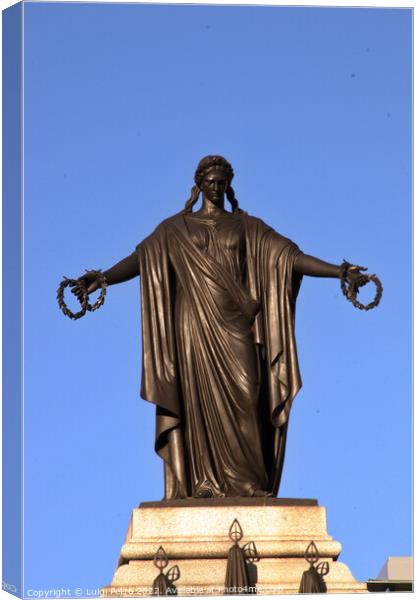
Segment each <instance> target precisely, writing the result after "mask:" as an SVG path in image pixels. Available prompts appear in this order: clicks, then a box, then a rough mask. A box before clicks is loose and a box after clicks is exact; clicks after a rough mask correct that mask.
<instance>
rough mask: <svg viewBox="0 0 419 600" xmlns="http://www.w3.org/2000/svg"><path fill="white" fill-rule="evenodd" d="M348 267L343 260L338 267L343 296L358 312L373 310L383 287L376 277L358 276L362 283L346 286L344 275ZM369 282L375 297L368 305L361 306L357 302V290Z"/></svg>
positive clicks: (348, 264) (379, 298) (377, 303)
mask: <svg viewBox="0 0 419 600" xmlns="http://www.w3.org/2000/svg"><path fill="white" fill-rule="evenodd" d="M350 266H351V264H350V263H348V262H346V260H344V261H343V263H342V264H341V266H340V288H341V290H342V293H343V295H344V296H345V297H346V298H347V299H348V300H349V301H350V302H352V304H353V305H354V306H355V308H359V309H360V310H371V309H372V308H375V307H376V306H378V305H379V303H380V300H381V297H382V295H383V285H382V283H381V281H380V280H379V279H378V277H377V275H360V277H362V278H363V280H364V282H363V283H362V284H361V285H357V284H356V282H352V283H350V284H348V283H347V280H346V275H347V272H348V268H349V267H350ZM369 281H372V282H373V283H374V284H375V288H376V290H375V296H374V299H373V300H372V301H371V302H370V303H369V304H362V303H361V302H359V301H358V300H357V295H358V292H359V288H360V287H362V286H364V285H366V284H367V283H368V282H369Z"/></svg>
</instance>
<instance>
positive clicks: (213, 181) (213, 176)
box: [201, 169, 228, 204]
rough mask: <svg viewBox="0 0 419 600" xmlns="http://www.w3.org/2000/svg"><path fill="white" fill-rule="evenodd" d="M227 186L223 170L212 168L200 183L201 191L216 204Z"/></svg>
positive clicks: (222, 196)
mask: <svg viewBox="0 0 419 600" xmlns="http://www.w3.org/2000/svg"><path fill="white" fill-rule="evenodd" d="M227 188H228V177H227V175H226V174H225V173H224V171H220V170H219V169H214V170H213V171H210V172H209V173H207V175H205V177H204V179H203V180H202V183H201V191H202V193H203V194H204V196H205V197H206V198H208V199H209V200H211V202H214V204H218V203H219V202H220V201H221V200H222V199H223V198H224V194H225V193H226V190H227Z"/></svg>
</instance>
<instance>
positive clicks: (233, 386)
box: [67, 156, 372, 499]
mask: <svg viewBox="0 0 419 600" xmlns="http://www.w3.org/2000/svg"><path fill="white" fill-rule="evenodd" d="M232 179H233V169H232V167H231V165H230V164H229V163H228V162H227V160H226V159H224V158H223V157H221V156H207V157H205V158H203V159H202V160H201V162H200V163H199V165H198V168H197V170H196V173H195V185H194V186H193V188H192V193H191V197H190V198H189V200H188V201H187V202H186V205H185V208H184V210H183V211H181V212H179V213H178V214H176V215H174V216H173V217H170V218H168V219H166V220H165V221H163V222H162V223H161V224H160V225H159V226H158V227H157V228H156V229H155V231H154V232H153V233H152V234H151V235H150V236H149V237H147V238H146V239H145V240H144V241H142V242H141V243H140V244H139V245H138V246H137V248H136V250H135V252H133V254H131V255H130V256H128V257H127V258H125V259H123V260H122V261H120V262H119V263H117V264H116V265H115V266H113V267H112V268H110V269H109V270H108V271H106V272H105V273H103V275H104V276H105V278H106V282H107V284H108V285H114V284H116V283H121V282H123V281H127V280H129V279H131V278H133V277H135V276H137V275H141V302H142V339H143V373H142V386H141V396H142V397H143V398H144V399H146V400H149V401H150V402H153V403H154V404H155V405H156V414H157V416H156V418H157V430H156V442H155V449H156V451H157V452H158V454H159V455H160V456H161V457H162V458H163V460H164V464H165V497H166V499H172V498H189V497H192V498H203V497H204V498H207V497H223V496H229V497H239V496H270V495H273V496H276V494H277V491H278V487H279V482H280V478H281V472H282V467H283V462H284V451H285V443H286V436H287V424H288V416H289V413H290V409H291V404H292V401H293V399H294V397H295V395H296V394H297V392H298V390H299V389H300V386H301V379H300V373H299V368H298V360H297V350H296V343H295V337H294V311H295V302H296V299H297V294H298V290H299V287H300V283H301V279H302V276H303V275H311V276H314V277H334V278H341V279H342V282H346V285H349V288H350V289H351V290H354V289H355V290H357V289H358V288H359V287H360V286H361V285H364V284H365V283H366V282H367V281H368V280H369V278H370V277H372V276H367V275H364V274H362V273H361V271H363V270H365V268H364V267H359V266H356V265H349V264H348V263H346V262H345V263H344V264H343V265H342V266H337V265H333V264H329V263H327V262H324V261H322V260H319V259H317V258H314V257H313V256H308V255H306V254H303V253H302V252H301V251H300V250H299V248H298V246H297V245H296V244H294V243H293V242H292V241H291V240H289V239H287V238H285V237H283V236H282V235H280V234H279V233H276V232H275V231H274V230H273V229H272V228H271V227H269V226H268V225H266V224H265V223H264V222H263V221H261V220H260V219H258V218H256V217H252V216H250V215H248V214H247V213H246V212H244V211H243V210H241V209H240V208H239V206H238V202H237V199H236V197H235V194H234V191H233V188H232V186H231V182H232ZM200 194H202V206H201V208H200V209H199V210H197V211H196V212H193V211H192V207H193V206H194V205H195V203H196V202H197V200H198V198H199V196H200ZM225 197H226V198H227V200H228V201H229V202H230V204H231V209H232V210H231V212H230V211H227V210H226V209H225V206H224V201H225ZM103 275H102V274H101V273H98V272H97V271H91V272H87V273H86V274H85V275H83V276H82V277H81V278H80V280H79V281H78V283H75V284H74V281H73V280H71V281H72V285H73V288H72V291H73V292H74V293H75V294H76V295H77V296H78V297H79V299H80V300H82V299H83V298H84V301H86V298H87V295H86V288H87V294H91V293H92V292H94V291H96V290H97V289H98V288H99V287H102V289H103V279H104V278H103ZM68 281H70V280H67V282H68ZM67 284H68V283H67ZM83 294H84V296H83Z"/></svg>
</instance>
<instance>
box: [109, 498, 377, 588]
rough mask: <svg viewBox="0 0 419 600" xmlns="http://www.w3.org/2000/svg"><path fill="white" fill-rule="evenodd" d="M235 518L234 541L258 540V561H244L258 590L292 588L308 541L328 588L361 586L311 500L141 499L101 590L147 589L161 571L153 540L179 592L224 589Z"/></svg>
mask: <svg viewBox="0 0 419 600" xmlns="http://www.w3.org/2000/svg"><path fill="white" fill-rule="evenodd" d="M234 519H237V520H238V521H239V523H240V525H241V528H242V530H243V538H242V540H241V542H240V545H242V546H243V545H244V544H246V543H247V542H251V541H253V542H254V543H255V545H256V549H257V553H258V557H259V560H258V561H257V562H255V563H253V564H251V565H249V578H250V584H251V585H252V586H253V585H254V586H255V588H256V590H257V593H258V594H266V595H268V594H295V593H297V592H298V589H299V586H300V580H301V575H302V573H303V571H305V570H306V569H307V568H308V567H309V565H308V563H307V562H306V561H305V559H304V552H305V550H306V548H307V546H308V545H309V543H310V542H311V541H314V543H315V544H316V546H317V549H318V551H319V555H320V561H327V562H328V563H329V573H328V574H327V575H326V576H325V578H324V581H325V583H326V586H327V591H328V592H330V593H339V592H348V593H354V592H366V591H367V588H366V584H364V583H359V582H358V581H356V580H355V579H354V577H353V576H352V574H351V572H350V570H349V568H348V567H347V566H346V565H344V564H343V563H340V562H338V561H337V558H338V556H339V553H340V551H341V545H340V544H339V542H336V541H334V540H333V539H332V538H331V536H330V535H328V533H327V527H326V511H325V508H324V507H321V506H318V505H317V501H315V500H291V499H289V500H288V499H284V498H282V499H277V498H262V499H261V498H248V499H244V498H237V499H235V498H224V499H208V500H174V501H162V502H146V503H143V504H142V505H141V506H140V508H138V509H135V510H134V511H133V514H132V518H131V523H130V525H129V528H128V533H127V536H126V540H125V544H124V545H123V546H122V549H121V554H120V557H119V562H118V566H117V569H116V571H115V574H114V577H113V580H112V583H111V584H110V585H109V586H107V587H105V588H103V589H102V590H101V593H102V595H104V596H107V597H110V596H113V597H127V596H149V595H151V594H152V584H153V581H154V579H155V577H156V576H157V575H158V573H159V571H158V570H157V569H156V567H155V566H154V564H153V558H154V555H155V554H156V551H157V550H158V548H159V546H163V548H164V550H165V552H166V554H167V556H168V558H169V565H168V567H167V568H170V567H172V566H174V565H177V566H178V567H179V570H180V578H179V580H178V581H176V583H175V585H176V589H177V593H178V595H186V596H194V595H223V593H224V580H225V573H226V566H227V553H228V550H229V548H230V547H231V546H232V542H231V540H230V539H229V529H230V526H231V525H232V523H233V521H234ZM166 570H167V569H166Z"/></svg>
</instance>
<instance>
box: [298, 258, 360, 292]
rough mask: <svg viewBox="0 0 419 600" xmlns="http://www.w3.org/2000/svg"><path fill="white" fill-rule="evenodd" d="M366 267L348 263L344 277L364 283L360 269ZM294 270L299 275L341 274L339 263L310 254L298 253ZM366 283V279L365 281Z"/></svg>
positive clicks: (331, 275) (323, 275)
mask: <svg viewBox="0 0 419 600" xmlns="http://www.w3.org/2000/svg"><path fill="white" fill-rule="evenodd" d="M366 270H367V267H359V266H357V265H349V266H347V267H346V269H345V279H346V280H347V281H348V282H349V283H352V281H356V282H357V284H358V285H363V284H364V276H363V275H362V273H361V271H366ZM294 271H296V272H297V273H300V274H301V275H310V276H311V277H334V278H336V279H339V278H340V277H341V275H342V268H341V266H339V265H332V264H331V263H328V262H325V261H324V260H320V259H319V258H315V257H314V256H310V255H309V254H303V253H302V252H301V254H299V255H298V256H297V257H296V259H295V262H294ZM365 283H366V281H365Z"/></svg>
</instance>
